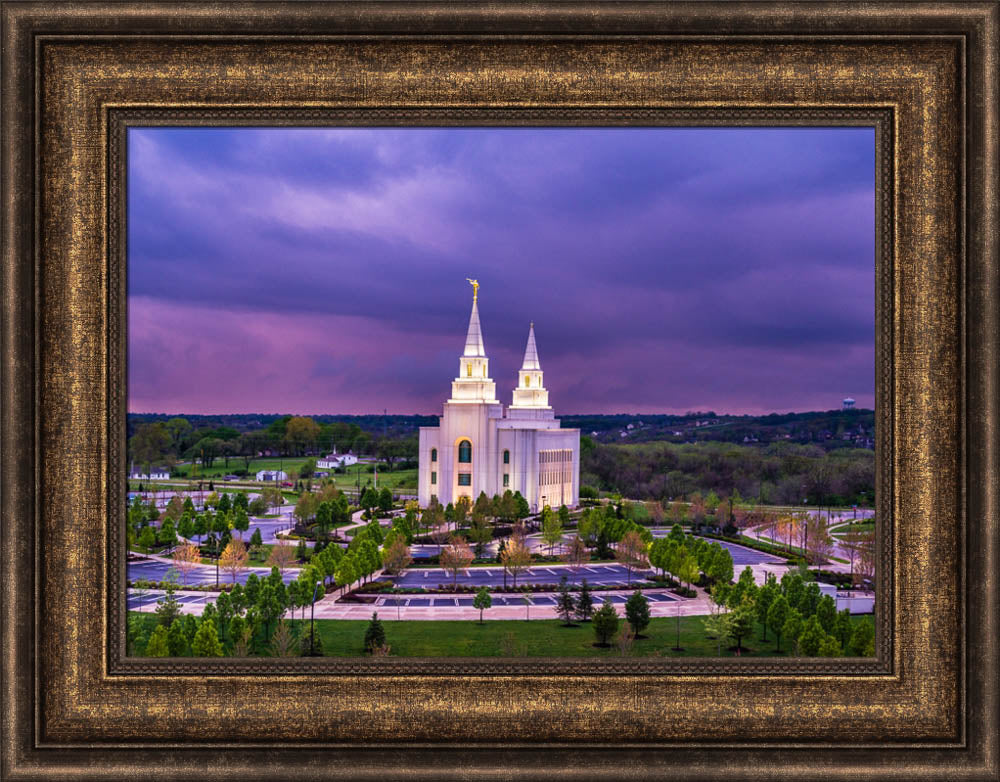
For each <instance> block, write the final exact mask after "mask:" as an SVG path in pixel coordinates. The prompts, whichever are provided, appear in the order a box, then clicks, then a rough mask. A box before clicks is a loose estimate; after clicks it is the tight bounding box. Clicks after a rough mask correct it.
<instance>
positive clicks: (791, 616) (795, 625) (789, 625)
mask: <svg viewBox="0 0 1000 782" xmlns="http://www.w3.org/2000/svg"><path fill="white" fill-rule="evenodd" d="M789 602H791V601H789ZM781 634H782V635H783V636H784V637H785V638H787V639H788V640H789V643H794V644H795V651H796V652H798V649H799V636H800V635H802V614H800V613H799V611H798V609H797V608H792V607H791V606H789V608H788V618H787V619H785V624H784V627H782V628H781Z"/></svg>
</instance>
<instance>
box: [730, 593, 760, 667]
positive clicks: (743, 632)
mask: <svg viewBox="0 0 1000 782" xmlns="http://www.w3.org/2000/svg"><path fill="white" fill-rule="evenodd" d="M731 617H732V619H731V620H730V625H729V637H730V638H732V639H733V640H734V641H736V654H740V653H742V651H743V639H744V638H746V637H748V636H749V635H750V634H751V633H752V632H753V623H754V611H753V603H752V602H750V601H745V602H744V603H742V604H741V605H739V606H738V607H737V608H736V609H735V610H734V611H733V612H732V614H731Z"/></svg>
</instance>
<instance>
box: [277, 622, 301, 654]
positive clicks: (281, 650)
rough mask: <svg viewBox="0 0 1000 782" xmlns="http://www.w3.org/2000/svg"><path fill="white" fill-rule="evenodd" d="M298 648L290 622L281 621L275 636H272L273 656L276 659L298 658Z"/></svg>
mask: <svg viewBox="0 0 1000 782" xmlns="http://www.w3.org/2000/svg"><path fill="white" fill-rule="evenodd" d="M296 647H297V645H296V643H295V638H294V637H293V636H292V631H291V629H290V628H289V626H288V622H286V621H285V620H284V619H279V620H278V625H277V627H275V629H274V635H272V636H271V654H272V655H273V656H274V657H298V656H299V649H298V648H296Z"/></svg>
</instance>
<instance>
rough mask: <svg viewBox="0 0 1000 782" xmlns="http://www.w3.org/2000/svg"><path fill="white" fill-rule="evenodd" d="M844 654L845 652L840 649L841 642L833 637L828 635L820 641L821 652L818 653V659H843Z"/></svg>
mask: <svg viewBox="0 0 1000 782" xmlns="http://www.w3.org/2000/svg"><path fill="white" fill-rule="evenodd" d="M843 654H844V650H843V649H841V648H840V641H838V640H837V639H836V638H834V637H833V636H832V635H828V636H826V637H825V638H824V639H823V640H822V641H820V644H819V650H818V651H817V652H816V655H817V656H818V657H842V656H843Z"/></svg>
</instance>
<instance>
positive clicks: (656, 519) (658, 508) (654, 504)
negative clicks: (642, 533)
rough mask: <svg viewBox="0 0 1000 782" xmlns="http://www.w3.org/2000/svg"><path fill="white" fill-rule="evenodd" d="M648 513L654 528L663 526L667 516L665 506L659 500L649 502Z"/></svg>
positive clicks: (647, 504)
mask: <svg viewBox="0 0 1000 782" xmlns="http://www.w3.org/2000/svg"><path fill="white" fill-rule="evenodd" d="M646 512H647V513H649V519H650V521H652V522H653V526H654V527H659V526H660V525H661V524H663V519H664V517H665V514H664V512H663V505H662V503H660V502H659V501H658V500H650V501H649V502H647V503H646Z"/></svg>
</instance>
